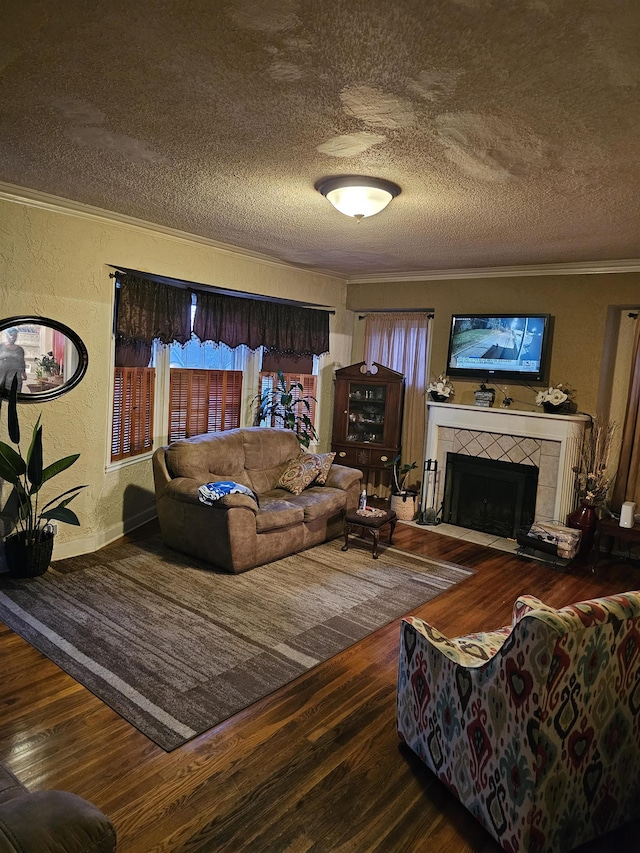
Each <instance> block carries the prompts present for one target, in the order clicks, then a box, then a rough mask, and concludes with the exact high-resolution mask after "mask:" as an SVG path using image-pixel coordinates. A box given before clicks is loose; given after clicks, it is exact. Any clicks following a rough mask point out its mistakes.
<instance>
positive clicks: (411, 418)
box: [364, 312, 429, 482]
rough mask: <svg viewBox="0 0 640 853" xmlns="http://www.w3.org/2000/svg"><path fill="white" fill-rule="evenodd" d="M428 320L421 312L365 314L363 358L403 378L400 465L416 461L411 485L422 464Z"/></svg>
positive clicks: (416, 477) (417, 478) (416, 479)
mask: <svg viewBox="0 0 640 853" xmlns="http://www.w3.org/2000/svg"><path fill="white" fill-rule="evenodd" d="M428 336H429V318H428V315H427V314H426V313H424V312H406V313H405V312H402V313H379V314H378V313H375V314H367V316H366V318H365V330H364V358H365V360H366V361H367V362H371V361H376V362H378V364H382V365H384V366H385V367H389V368H391V370H397V371H398V373H402V374H404V377H405V397H404V417H403V421H402V461H403V463H404V462H408V463H411V462H413V461H416V462H417V463H418V468H417V470H416V472H415V474H416V476H415V482H417V481H418V480H419V479H420V478H421V474H422V468H423V461H424V435H425V399H424V395H425V389H426V387H427V342H428V339H429V337H428Z"/></svg>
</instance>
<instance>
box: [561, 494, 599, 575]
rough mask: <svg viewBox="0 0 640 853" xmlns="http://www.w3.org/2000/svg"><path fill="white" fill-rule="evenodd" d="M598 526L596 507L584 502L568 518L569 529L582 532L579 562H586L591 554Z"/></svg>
mask: <svg viewBox="0 0 640 853" xmlns="http://www.w3.org/2000/svg"><path fill="white" fill-rule="evenodd" d="M597 526H598V514H597V512H596V508H595V506H593V505H592V504H588V503H585V502H584V501H581V503H580V506H579V507H578V508H577V509H574V510H573V512H570V513H569V515H568V516H567V527H572V528H573V529H574V530H580V531H581V532H582V539H581V540H580V548H579V550H578V560H579V562H581V563H584V562H586V560H587V557H588V556H589V554H590V553H591V549H592V548H593V540H594V538H595V535H596V527H597Z"/></svg>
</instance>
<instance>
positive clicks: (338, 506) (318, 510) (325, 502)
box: [291, 486, 347, 521]
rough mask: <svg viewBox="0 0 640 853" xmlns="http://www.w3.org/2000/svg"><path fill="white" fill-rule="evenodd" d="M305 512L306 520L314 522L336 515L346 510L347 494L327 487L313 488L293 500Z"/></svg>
mask: <svg viewBox="0 0 640 853" xmlns="http://www.w3.org/2000/svg"><path fill="white" fill-rule="evenodd" d="M291 503H295V505H296V506H297V507H302V509H303V510H304V520H305V521H314V520H315V519H317V518H323V517H324V516H327V515H335V514H336V513H339V512H340V511H342V510H344V509H345V507H346V503H347V496H346V492H343V491H342V490H341V489H332V488H327V487H326V486H311V488H309V489H305V490H304V492H302V493H301V494H299V495H296V497H295V499H292V500H291Z"/></svg>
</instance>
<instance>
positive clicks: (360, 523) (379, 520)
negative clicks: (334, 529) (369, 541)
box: [342, 511, 398, 560]
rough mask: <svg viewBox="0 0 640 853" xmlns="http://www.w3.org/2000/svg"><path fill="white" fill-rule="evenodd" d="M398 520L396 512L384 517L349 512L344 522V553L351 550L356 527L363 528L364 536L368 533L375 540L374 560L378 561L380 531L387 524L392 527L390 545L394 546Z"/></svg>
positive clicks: (386, 514)
mask: <svg viewBox="0 0 640 853" xmlns="http://www.w3.org/2000/svg"><path fill="white" fill-rule="evenodd" d="M397 520H398V517H397V515H396V514H395V512H385V513H384V514H383V515H373V516H367V515H359V514H358V513H357V512H355V511H354V512H348V513H347V516H346V518H345V520H344V545H343V546H342V550H343V551H347V550H348V549H349V534H350V533H351V532H352V531H353V529H354V528H355V527H361V528H362V534H363V535H364V533H365V532H366V533H368V534H369V535H370V536H371V537H372V538H373V548H372V553H373V559H374V560H377V559H378V542H379V541H380V530H381V528H383V527H384V526H385V524H388V525H390V529H389V545H393V531H394V530H395V529H396V521H397Z"/></svg>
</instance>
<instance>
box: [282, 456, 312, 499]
mask: <svg viewBox="0 0 640 853" xmlns="http://www.w3.org/2000/svg"><path fill="white" fill-rule="evenodd" d="M319 471H320V461H319V459H318V458H317V456H316V455H315V454H314V453H304V454H302V456H298V458H297V459H292V460H291V462H289V464H288V465H287V467H286V468H285V469H284V471H283V472H282V474H281V475H280V479H279V480H278V482H277V484H276V487H277V488H279V489H286V490H287V491H288V492H291V494H292V495H299V494H300V492H302V491H303V489H306V488H307V486H308V485H309V484H310V483H312V482H313V481H314V480H315V478H316V477H317V476H318V473H319Z"/></svg>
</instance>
